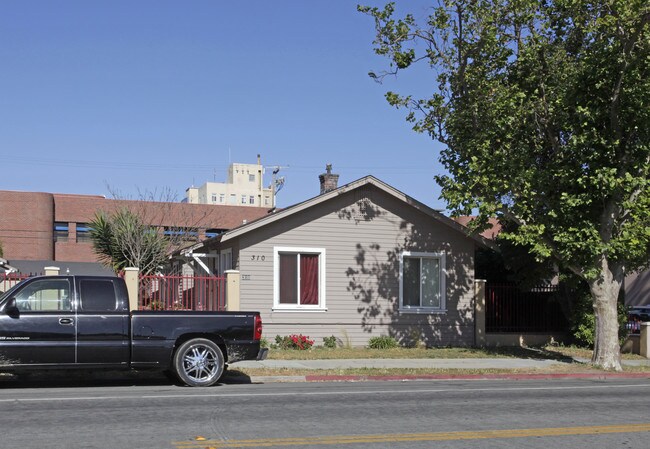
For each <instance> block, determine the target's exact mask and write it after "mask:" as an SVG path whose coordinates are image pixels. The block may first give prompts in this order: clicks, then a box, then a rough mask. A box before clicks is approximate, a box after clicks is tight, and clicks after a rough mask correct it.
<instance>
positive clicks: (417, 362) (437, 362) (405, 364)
mask: <svg viewBox="0 0 650 449" xmlns="http://www.w3.org/2000/svg"><path fill="white" fill-rule="evenodd" d="M587 362H588V360H580V359H578V360H573V359H567V360H565V361H562V360H552V359H523V358H467V359H329V360H327V359H321V360H272V359H271V360H262V361H245V362H237V363H233V364H232V365H231V369H234V370H237V369H247V368H250V369H256V368H257V369H260V368H266V369H294V370H310V371H314V374H310V375H305V376H254V375H253V376H251V379H250V381H251V382H254V383H270V382H358V381H364V380H401V381H410V380H445V379H447V380H479V379H511V380H524V379H557V378H582V379H586V378H590V379H599V380H604V379H609V378H644V379H647V378H650V373H647V372H645V373H644V372H627V373H614V372H605V371H594V370H592V369H590V367H589V366H587V365H586V363H587ZM622 363H623V365H628V366H650V360H623V361H622ZM572 364H576V365H583V364H585V366H584V368H585V371H584V372H575V373H552V372H548V373H544V369H548V368H551V367H553V366H557V365H572ZM359 368H371V369H390V368H398V369H399V368H401V369H408V368H416V369H417V368H425V369H436V368H438V369H465V370H471V369H502V370H526V369H530V370H538V372H536V373H525V372H524V373H495V374H460V375H459V374H453V373H446V374H415V375H409V374H406V375H388V376H386V375H379V376H375V375H367V376H364V375H345V374H344V375H322V374H319V373H318V370H338V369H359Z"/></svg>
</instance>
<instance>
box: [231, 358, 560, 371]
mask: <svg viewBox="0 0 650 449" xmlns="http://www.w3.org/2000/svg"><path fill="white" fill-rule="evenodd" d="M563 363H566V362H560V361H557V360H541V359H517V358H494V359H480V358H467V359H321V360H262V361H245V362H237V363H234V364H233V365H232V366H233V368H238V367H239V368H269V369H282V368H288V369H304V370H322V369H355V368H380V369H381V368H429V369H435V368H440V369H520V368H531V369H535V368H548V367H549V366H552V365H556V364H563Z"/></svg>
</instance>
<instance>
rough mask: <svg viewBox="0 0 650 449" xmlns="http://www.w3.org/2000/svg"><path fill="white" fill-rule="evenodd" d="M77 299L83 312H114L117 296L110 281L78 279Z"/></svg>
mask: <svg viewBox="0 0 650 449" xmlns="http://www.w3.org/2000/svg"><path fill="white" fill-rule="evenodd" d="M79 300H80V304H81V310H83V311H84V312H114V311H115V310H117V297H116V295H115V286H114V285H113V282H112V281H109V280H100V279H83V280H81V281H79Z"/></svg>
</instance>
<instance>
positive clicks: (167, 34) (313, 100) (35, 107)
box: [0, 0, 444, 208]
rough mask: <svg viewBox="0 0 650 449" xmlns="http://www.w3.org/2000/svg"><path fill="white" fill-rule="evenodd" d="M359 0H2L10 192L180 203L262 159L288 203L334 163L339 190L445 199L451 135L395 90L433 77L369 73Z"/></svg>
mask: <svg viewBox="0 0 650 449" xmlns="http://www.w3.org/2000/svg"><path fill="white" fill-rule="evenodd" d="M357 3H358V2H356V1H344V0H320V1H304V0H303V1H277V2H271V1H268V0H267V1H262V0H255V1H246V2H225V1H209V0H205V1H184V2H181V1H160V0H146V1H145V0H137V1H135V0H129V1H116V0H111V1H108V0H106V1H99V0H97V1H86V0H78V1H72V0H61V1H54V0H52V1H49V0H41V1H30V0H16V1H14V0H4V1H2V2H1V3H0V60H1V61H2V69H1V70H0V149H1V151H2V162H0V189H5V190H24V191H45V192H59V193H77V194H101V195H107V196H110V193H109V190H108V189H107V185H108V186H110V187H111V189H113V190H117V191H119V192H121V194H122V195H124V196H129V197H131V198H137V197H138V192H143V191H161V190H163V189H165V188H167V189H169V190H171V191H172V192H174V193H175V194H176V196H177V199H178V200H180V199H182V198H183V197H184V193H185V189H186V188H187V187H189V186H190V185H191V184H194V185H201V184H203V183H204V182H205V181H217V182H223V181H225V180H226V176H227V167H228V165H229V163H230V162H243V163H255V162H256V155H257V154H258V153H259V154H261V155H262V163H263V164H264V165H268V166H272V165H282V166H288V168H285V169H283V170H282V171H281V175H283V176H285V177H286V185H285V187H284V189H283V190H282V191H281V192H279V194H278V205H279V206H281V207H286V206H289V205H291V204H294V203H297V202H300V201H303V200H305V199H307V198H310V197H312V196H315V195H317V194H318V189H319V187H318V175H319V174H321V173H323V172H324V169H325V164H327V163H331V164H333V168H334V173H338V174H339V175H340V184H344V183H347V182H350V181H353V180H355V179H358V178H360V177H362V176H365V175H367V174H371V175H374V176H376V177H377V178H379V179H381V180H383V181H385V182H387V183H388V184H390V185H392V186H394V187H396V188H397V189H399V190H401V191H403V192H405V193H406V194H408V195H410V196H412V197H414V198H416V199H418V200H420V201H422V202H424V203H425V204H428V205H430V206H432V207H436V208H444V203H443V202H442V201H440V200H439V199H438V196H439V188H438V187H437V186H436V184H435V181H434V180H433V176H434V175H435V174H436V173H438V172H439V171H440V170H441V168H440V164H439V163H438V151H439V149H440V144H438V143H436V142H434V141H433V140H431V138H430V137H428V136H426V135H421V134H416V133H415V132H413V131H412V130H411V126H410V125H409V124H408V123H407V122H406V121H405V120H404V117H405V114H406V113H405V112H404V111H400V110H395V109H393V108H392V107H391V106H390V105H388V103H387V102H386V101H385V99H384V93H385V92H386V91H387V90H396V91H399V92H402V93H411V92H430V91H431V89H433V87H434V86H435V80H434V77H433V73H432V72H430V71H428V70H423V71H420V72H413V73H404V74H403V75H400V76H399V77H398V78H396V79H389V80H387V81H386V82H385V83H384V84H383V85H379V84H377V83H375V82H373V81H372V80H371V79H370V78H369V77H368V76H367V73H368V71H370V70H375V71H379V70H381V69H383V68H386V67H387V61H386V60H385V59H383V58H381V57H379V56H376V55H375V54H374V53H373V51H372V40H373V37H374V31H373V21H372V19H371V18H370V17H367V16H364V15H362V14H360V13H358V12H357V11H356V4H357ZM367 4H374V5H381V4H383V2H376V1H375V2H367ZM408 5H409V8H411V11H413V12H415V13H416V15H419V16H422V15H424V14H425V9H424V8H425V7H426V5H427V2H426V1H423V0H421V1H420V0H418V1H410V2H408ZM269 174H270V172H269ZM267 182H270V176H269V177H268V179H267Z"/></svg>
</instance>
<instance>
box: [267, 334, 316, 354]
mask: <svg viewBox="0 0 650 449" xmlns="http://www.w3.org/2000/svg"><path fill="white" fill-rule="evenodd" d="M275 343H276V344H277V346H278V348H280V349H298V350H302V351H304V350H307V349H311V347H312V346H313V345H314V340H310V339H309V337H307V336H305V335H302V334H298V335H296V334H292V335H288V336H285V337H281V336H280V335H276V336H275Z"/></svg>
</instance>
